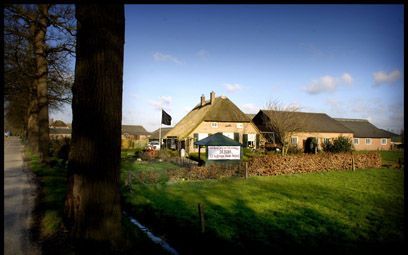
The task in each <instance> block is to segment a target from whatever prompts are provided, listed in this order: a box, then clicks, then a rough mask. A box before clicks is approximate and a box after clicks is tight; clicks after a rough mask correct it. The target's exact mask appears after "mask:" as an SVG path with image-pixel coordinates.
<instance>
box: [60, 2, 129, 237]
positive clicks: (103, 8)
mask: <svg viewBox="0 0 408 255" xmlns="http://www.w3.org/2000/svg"><path fill="white" fill-rule="evenodd" d="M76 17H77V26H78V30H77V44H76V54H77V55H76V67H75V81H74V86H73V88H72V92H73V98H72V114H73V120H72V141H71V152H70V155H69V162H68V172H69V189H68V195H67V198H66V205H65V209H66V211H65V213H66V219H67V225H68V228H69V229H70V232H71V234H72V236H73V237H74V238H79V239H82V240H84V239H85V240H97V241H109V240H110V241H115V240H116V239H118V238H120V235H121V206H120V194H119V167H120V146H121V122H122V76H123V46H124V6H123V5H85V4H84V5H81V4H78V5H76Z"/></svg>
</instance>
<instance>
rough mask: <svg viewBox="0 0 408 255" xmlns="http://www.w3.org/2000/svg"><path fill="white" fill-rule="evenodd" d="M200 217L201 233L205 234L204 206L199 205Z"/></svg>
mask: <svg viewBox="0 0 408 255" xmlns="http://www.w3.org/2000/svg"><path fill="white" fill-rule="evenodd" d="M198 216H199V217H200V225H201V233H204V232H205V222H204V206H203V205H201V204H200V203H198Z"/></svg>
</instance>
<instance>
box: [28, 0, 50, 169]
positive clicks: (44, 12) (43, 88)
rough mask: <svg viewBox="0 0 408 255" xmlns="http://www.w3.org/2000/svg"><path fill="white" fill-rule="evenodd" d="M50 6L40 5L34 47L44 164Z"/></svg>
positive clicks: (47, 139)
mask: <svg viewBox="0 0 408 255" xmlns="http://www.w3.org/2000/svg"><path fill="white" fill-rule="evenodd" d="M49 8H50V5H48V4H39V5H38V13H39V15H38V19H37V22H36V23H35V25H34V26H33V27H32V29H33V36H34V37H33V45H34V56H35V66H36V74H35V85H36V88H37V107H38V142H39V147H38V149H39V153H40V158H41V160H42V161H43V162H46V161H48V146H49V142H50V131H49V120H48V82H47V78H48V62H47V55H46V43H45V35H46V33H47V29H48V10H49Z"/></svg>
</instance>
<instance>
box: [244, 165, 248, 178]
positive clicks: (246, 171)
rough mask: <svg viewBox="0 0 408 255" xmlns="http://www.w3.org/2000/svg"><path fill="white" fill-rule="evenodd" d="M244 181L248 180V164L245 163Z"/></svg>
mask: <svg viewBox="0 0 408 255" xmlns="http://www.w3.org/2000/svg"><path fill="white" fill-rule="evenodd" d="M245 179H248V162H245Z"/></svg>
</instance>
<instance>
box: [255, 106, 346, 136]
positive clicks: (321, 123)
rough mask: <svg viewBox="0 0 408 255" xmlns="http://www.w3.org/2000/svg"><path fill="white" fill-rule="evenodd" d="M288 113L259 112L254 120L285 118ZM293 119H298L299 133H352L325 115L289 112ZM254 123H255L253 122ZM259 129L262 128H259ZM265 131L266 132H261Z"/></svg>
mask: <svg viewBox="0 0 408 255" xmlns="http://www.w3.org/2000/svg"><path fill="white" fill-rule="evenodd" d="M287 113H288V112H285V111H273V110H261V111H260V112H259V113H258V114H257V116H256V117H255V118H257V119H258V118H259V117H258V115H259V114H266V116H268V117H270V115H272V114H277V116H278V118H279V115H282V117H283V116H287V115H286V114H287ZM291 116H294V117H293V118H295V119H299V120H301V122H302V127H301V132H321V133H353V132H352V130H350V129H349V128H347V127H345V126H343V125H342V124H340V123H339V122H338V121H336V120H335V119H333V118H331V117H330V116H328V115H327V114H325V113H312V112H291ZM254 122H256V121H255V120H254ZM259 128H260V129H264V128H262V126H259ZM261 131H267V130H261Z"/></svg>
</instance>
